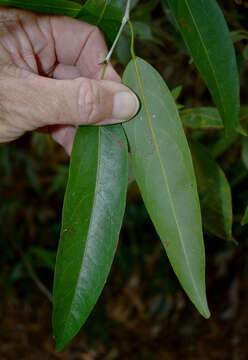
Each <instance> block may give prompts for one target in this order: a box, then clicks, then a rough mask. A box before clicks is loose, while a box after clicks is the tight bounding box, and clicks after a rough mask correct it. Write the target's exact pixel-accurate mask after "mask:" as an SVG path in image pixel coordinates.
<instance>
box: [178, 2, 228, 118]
mask: <svg viewBox="0 0 248 360" xmlns="http://www.w3.org/2000/svg"><path fill="white" fill-rule="evenodd" d="M184 1H185V4H186V6H187V9H188V11H189V14H190V16H191V18H192V21H193V24H194V26H195V29H196V31H197V33H198V34H199V38H200V41H201V43H202V46H203V50H204V51H205V53H206V56H207V60H208V63H209V66H210V68H211V70H212V73H213V76H214V80H215V83H216V87H217V90H218V94H219V98H220V100H221V108H222V110H223V114H224V115H225V114H226V109H225V107H224V105H223V98H222V93H221V90H220V87H219V83H218V78H217V75H216V72H215V70H214V67H213V65H212V62H211V59H210V57H209V54H208V51H207V48H206V46H205V43H204V40H203V38H202V36H201V33H200V31H199V29H198V26H197V22H196V20H195V18H194V16H193V13H192V11H191V8H190V6H189V3H188V0H184Z"/></svg>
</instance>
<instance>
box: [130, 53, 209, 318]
mask: <svg viewBox="0 0 248 360" xmlns="http://www.w3.org/2000/svg"><path fill="white" fill-rule="evenodd" d="M123 82H124V84H125V85H127V86H129V87H130V88H131V89H132V90H133V91H135V92H136V93H137V94H138V95H140V97H141V103H142V107H141V110H140V112H139V114H138V115H136V117H135V118H134V119H133V120H131V121H129V122H126V123H124V124H123V127H124V129H125V131H126V134H127V137H128V141H129V145H130V148H131V157H132V162H133V170H134V174H135V177H136V180H137V183H138V186H139V188H140V191H141V194H142V197H143V200H144V202H145V205H146V207H147V210H148V212H149V215H150V217H151V219H152V221H153V224H154V226H155V228H156V230H157V232H158V234H159V236H160V238H161V240H162V243H163V245H164V247H165V249H166V252H167V255H168V257H169V259H170V262H171V264H172V267H173V269H174V271H175V273H176V275H177V276H178V278H179V281H180V282H181V284H182V286H183V288H184V290H185V291H186V293H187V294H188V296H189V297H190V299H191V301H192V302H193V303H194V305H195V306H196V307H197V309H198V310H199V311H200V312H201V314H202V315H203V316H205V317H209V316H210V314H209V310H208V306H207V300H206V295H205V257H204V245H203V239H202V227H201V217H200V207H199V201H198V196H197V189H196V181H195V177H194V172H193V166H192V161H191V157H190V152H189V149H188V146H187V142H186V138H185V134H184V132H183V128H182V125H181V121H180V119H179V116H178V112H177V109H176V105H175V102H174V100H173V97H172V96H171V94H170V92H169V90H168V88H167V87H166V85H165V84H164V81H163V80H162V78H161V77H160V75H159V74H158V73H157V72H156V71H155V70H154V69H153V68H152V66H150V65H149V64H147V63H146V62H145V61H144V60H142V59H139V58H136V59H135V60H132V61H131V62H130V63H129V65H128V66H127V68H126V70H125V73H124V76H123ZM150 89H152V91H150ZM154 89H155V90H154ZM165 104H166V105H165ZM181 150H182V151H181ZM173 152H174V155H175V154H176V156H178V159H179V161H180V166H179V167H178V166H175V164H176V162H175V161H174V160H175V159H174V158H173V156H174V155H173V154H172V153H173ZM181 166H183V172H182V170H181ZM168 169H169V170H168ZM180 194H181V195H182V196H183V198H184V201H185V202H189V204H190V205H189V204H188V208H189V209H191V206H192V208H193V214H194V216H193V218H194V217H195V219H196V220H195V221H193V222H192V213H191V211H189V210H188V209H187V211H185V210H184V209H185V207H182V203H181V199H182V197H181V195H180ZM189 212H190V214H191V215H190V216H188V215H189ZM161 213H164V214H165V218H163V217H162V216H161ZM186 218H187V220H186ZM187 221H189V223H188V224H190V225H187ZM191 226H193V228H194V229H195V232H194V233H192V231H191ZM185 234H186V235H185ZM196 234H197V235H196ZM191 236H193V239H194V240H195V241H192V239H191ZM192 249H193V250H192Z"/></svg>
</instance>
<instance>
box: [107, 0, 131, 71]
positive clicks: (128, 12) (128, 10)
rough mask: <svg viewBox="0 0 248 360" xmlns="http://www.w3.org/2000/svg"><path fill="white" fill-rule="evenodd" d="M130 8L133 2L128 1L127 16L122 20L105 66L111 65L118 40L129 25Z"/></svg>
mask: <svg viewBox="0 0 248 360" xmlns="http://www.w3.org/2000/svg"><path fill="white" fill-rule="evenodd" d="M130 6H131V0H127V5H126V10H125V14H124V16H123V18H122V22H121V27H120V29H119V31H118V34H117V35H116V38H115V41H114V43H113V45H112V47H111V49H110V50H109V53H108V55H107V56H106V58H105V60H104V63H105V64H108V63H109V61H110V59H111V56H112V54H113V51H114V49H115V47H116V45H117V43H118V40H119V38H120V36H121V34H122V31H123V29H124V27H125V25H126V24H127V22H128V21H129V19H130Z"/></svg>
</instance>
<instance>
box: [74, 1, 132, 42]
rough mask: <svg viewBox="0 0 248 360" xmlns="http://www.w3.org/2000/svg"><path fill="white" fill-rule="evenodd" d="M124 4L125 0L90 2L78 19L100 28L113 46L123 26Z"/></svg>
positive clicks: (86, 4)
mask: <svg viewBox="0 0 248 360" xmlns="http://www.w3.org/2000/svg"><path fill="white" fill-rule="evenodd" d="M124 3H125V2H124V1H123V0H88V1H87V2H86V3H85V5H84V6H83V9H82V10H81V12H80V13H79V14H78V16H77V18H78V19H81V20H84V21H86V22H88V23H90V24H93V25H97V26H99V28H100V29H101V30H102V31H103V33H104V34H105V37H106V39H107V42H108V43H109V44H111V43H112V42H113V41H114V39H115V37H116V35H117V32H118V30H119V27H120V25H121V21H122V17H123V7H124Z"/></svg>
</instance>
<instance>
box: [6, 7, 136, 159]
mask: <svg viewBox="0 0 248 360" xmlns="http://www.w3.org/2000/svg"><path fill="white" fill-rule="evenodd" d="M106 54H107V47H106V44H105V40H104V37H103V35H102V34H101V32H100V31H99V30H98V28H96V27H94V26H92V25H89V24H87V23H84V22H82V21H77V20H74V19H71V18H67V17H63V16H48V15H37V14H34V13H31V12H27V11H22V10H16V9H11V8H3V7H0V143H1V144H3V143H7V142H9V141H13V140H15V139H17V138H19V137H20V136H22V135H23V134H24V133H26V132H28V131H33V130H37V129H38V130H41V131H46V132H51V133H52V136H53V138H54V139H55V140H56V141H57V142H58V143H60V144H61V145H62V146H63V147H64V148H65V150H66V151H67V153H68V154H70V152H71V148H72V143H73V138H74V135H75V131H76V127H77V126H78V125H89V124H90V125H105V124H113V123H120V122H122V121H125V120H129V119H130V118H131V117H133V116H134V115H135V113H136V112H137V110H138V107H139V104H138V100H137V98H136V96H135V95H134V94H133V93H132V92H131V91H130V90H129V89H128V88H126V87H125V86H124V85H122V84H120V78H119V76H118V75H117V73H116V72H115V70H114V69H113V67H112V66H111V65H108V67H107V71H106V75H105V78H104V80H99V79H100V76H101V72H102V65H101V62H102V61H103V60H104V58H105V56H106Z"/></svg>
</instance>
